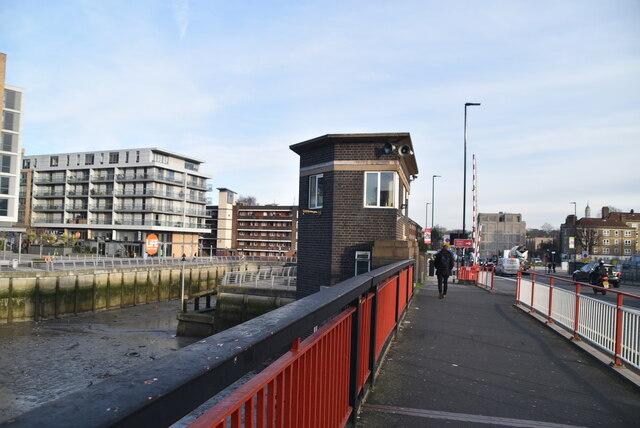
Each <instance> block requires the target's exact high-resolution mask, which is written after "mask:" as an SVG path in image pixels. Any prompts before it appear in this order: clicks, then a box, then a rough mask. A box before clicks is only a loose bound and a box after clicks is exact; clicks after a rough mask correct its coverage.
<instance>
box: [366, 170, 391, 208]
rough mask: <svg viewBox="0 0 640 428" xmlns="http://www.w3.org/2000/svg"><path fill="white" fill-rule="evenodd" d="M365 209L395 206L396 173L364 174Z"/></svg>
mask: <svg viewBox="0 0 640 428" xmlns="http://www.w3.org/2000/svg"><path fill="white" fill-rule="evenodd" d="M364 188H365V194H364V197H365V200H364V205H365V207H381V208H393V207H395V206H396V194H395V188H396V173H395V172H365V185H364Z"/></svg>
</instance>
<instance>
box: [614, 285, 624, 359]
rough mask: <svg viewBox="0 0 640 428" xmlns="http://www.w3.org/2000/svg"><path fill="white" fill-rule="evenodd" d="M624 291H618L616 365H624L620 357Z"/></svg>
mask: <svg viewBox="0 0 640 428" xmlns="http://www.w3.org/2000/svg"><path fill="white" fill-rule="evenodd" d="M623 297H624V296H623V295H622V293H618V298H617V300H616V342H615V350H616V355H615V361H614V363H615V365H616V367H620V366H622V360H621V359H620V353H621V352H622V299H623Z"/></svg>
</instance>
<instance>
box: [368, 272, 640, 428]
mask: <svg viewBox="0 0 640 428" xmlns="http://www.w3.org/2000/svg"><path fill="white" fill-rule="evenodd" d="M514 302H515V299H514V297H513V296H512V295H509V294H504V293H496V292H493V293H489V292H487V291H484V290H481V289H479V288H476V287H474V286H462V285H457V284H455V285H449V292H448V296H447V298H446V299H443V300H439V299H438V294H437V288H436V287H435V280H434V278H429V279H428V282H427V286H425V287H423V288H422V289H421V290H420V291H419V293H418V294H417V295H416V296H415V297H414V301H413V303H412V306H411V308H410V309H409V312H408V314H407V316H406V318H405V320H404V323H403V325H402V327H401V329H400V331H399V333H398V336H397V338H396V341H395V343H394V344H393V345H392V347H391V349H390V351H389V353H388V354H387V359H386V361H385V362H384V363H383V365H382V370H381V374H380V377H379V378H378V379H377V382H376V385H375V387H374V388H373V390H372V392H371V393H370V394H369V396H368V398H367V400H366V403H365V404H364V406H363V410H362V412H361V414H360V417H359V419H358V424H357V427H359V428H365V427H366V428H371V427H389V426H430V427H438V426H487V424H489V426H531V427H535V426H538V427H541V426H545V427H552V426H609V427H613V426H620V427H629V426H636V424H637V416H638V415H640V390H639V389H637V388H635V387H634V386H632V385H631V384H630V383H628V382H626V381H624V380H622V379H621V378H619V377H618V376H616V375H615V374H614V373H612V370H614V369H611V368H608V367H605V366H603V365H602V364H601V363H599V362H597V361H596V360H595V359H593V358H592V357H591V356H589V355H586V354H585V353H584V351H581V350H580V349H579V348H577V347H576V346H575V345H573V344H571V343H569V342H568V341H567V340H566V339H564V338H563V337H561V336H559V335H557V334H555V333H554V332H553V331H551V330H550V329H548V328H547V327H545V326H543V325H541V324H540V323H539V322H538V321H537V320H535V319H534V318H532V317H530V316H529V315H527V314H525V313H524V312H522V311H521V310H520V309H517V308H516V307H514V305H513V304H514ZM554 424H556V425H554Z"/></svg>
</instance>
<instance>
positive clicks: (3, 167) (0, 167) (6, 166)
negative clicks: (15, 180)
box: [0, 156, 11, 172]
mask: <svg viewBox="0 0 640 428" xmlns="http://www.w3.org/2000/svg"><path fill="white" fill-rule="evenodd" d="M0 161H1V162H0V172H11V156H0Z"/></svg>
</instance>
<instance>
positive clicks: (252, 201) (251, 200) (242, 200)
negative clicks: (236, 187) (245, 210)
mask: <svg viewBox="0 0 640 428" xmlns="http://www.w3.org/2000/svg"><path fill="white" fill-rule="evenodd" d="M236 202H237V203H238V204H242V205H250V206H251V205H258V200H257V199H256V197H255V196H250V195H249V196H244V195H240V197H239V198H238V200H237V201H236Z"/></svg>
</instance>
